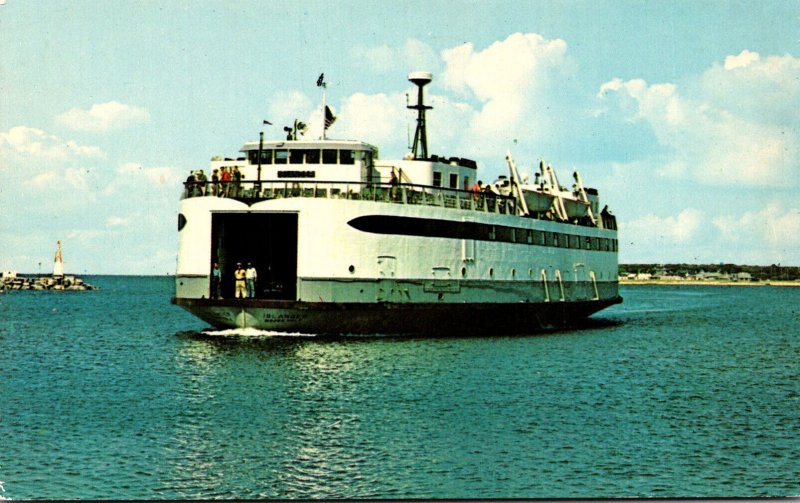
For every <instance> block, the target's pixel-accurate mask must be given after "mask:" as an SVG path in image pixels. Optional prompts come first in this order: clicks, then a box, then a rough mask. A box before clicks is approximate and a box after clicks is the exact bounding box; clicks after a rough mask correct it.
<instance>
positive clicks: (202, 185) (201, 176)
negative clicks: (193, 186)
mask: <svg viewBox="0 0 800 503" xmlns="http://www.w3.org/2000/svg"><path fill="white" fill-rule="evenodd" d="M195 178H196V179H197V188H198V189H199V190H198V192H199V194H198V195H201V196H204V195H206V190H207V185H208V177H207V176H206V174H205V173H204V172H203V170H202V169H200V170H198V171H197V173H196V174H195Z"/></svg>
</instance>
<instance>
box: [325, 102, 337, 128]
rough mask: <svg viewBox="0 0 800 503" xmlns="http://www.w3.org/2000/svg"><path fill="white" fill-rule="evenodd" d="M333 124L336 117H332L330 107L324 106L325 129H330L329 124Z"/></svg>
mask: <svg viewBox="0 0 800 503" xmlns="http://www.w3.org/2000/svg"><path fill="white" fill-rule="evenodd" d="M334 122H336V116H335V115H333V111H332V110H331V107H329V106H328V105H325V129H328V128H329V127H331V124H333V123H334Z"/></svg>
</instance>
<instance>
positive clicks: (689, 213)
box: [623, 208, 705, 244]
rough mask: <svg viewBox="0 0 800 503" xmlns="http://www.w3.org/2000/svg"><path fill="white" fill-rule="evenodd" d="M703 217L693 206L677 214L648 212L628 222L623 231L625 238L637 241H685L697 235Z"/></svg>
mask: <svg viewBox="0 0 800 503" xmlns="http://www.w3.org/2000/svg"><path fill="white" fill-rule="evenodd" d="M704 218H705V216H704V214H703V212H701V211H700V210H697V209H694V208H687V209H685V210H683V211H681V212H680V213H679V214H678V215H677V216H669V217H658V216H656V215H652V214H650V215H645V216H643V217H641V218H638V219H636V220H633V221H630V222H628V223H627V224H625V226H624V229H623V232H624V234H625V236H626V237H625V239H632V240H635V241H636V242H639V243H647V242H650V243H652V242H664V243H667V244H669V243H673V244H674V243H686V242H688V241H691V240H692V239H694V238H695V237H696V236H697V234H698V231H699V230H700V228H701V226H702V224H703V221H704Z"/></svg>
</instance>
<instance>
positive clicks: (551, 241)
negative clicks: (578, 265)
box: [348, 215, 618, 252]
mask: <svg viewBox="0 0 800 503" xmlns="http://www.w3.org/2000/svg"><path fill="white" fill-rule="evenodd" d="M348 225H350V226H351V227H354V228H356V229H358V230H361V231H365V232H373V233H377V234H399V235H405V236H424V237H438V238H450V239H471V240H475V241H502V242H506V243H520V244H529V245H536V246H551V247H557V248H573V249H576V250H595V251H609V252H615V251H617V250H618V242H617V240H616V239H612V238H600V237H592V236H581V235H579V234H566V233H562V232H551V231H541V230H537V229H524V228H520V227H510V226H506V225H492V224H486V223H481V222H454V221H452V220H441V219H435V218H419V217H406V216H395V215H364V216H360V217H356V218H354V219H352V220H350V221H349V222H348Z"/></svg>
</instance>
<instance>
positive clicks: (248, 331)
mask: <svg viewBox="0 0 800 503" xmlns="http://www.w3.org/2000/svg"><path fill="white" fill-rule="evenodd" d="M200 333H201V334H202V335H207V336H211V337H316V336H317V334H307V333H302V332H278V331H275V330H260V329H257V328H250V327H247V328H227V329H223V330H217V329H208V330H203V331H202V332H200Z"/></svg>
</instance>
